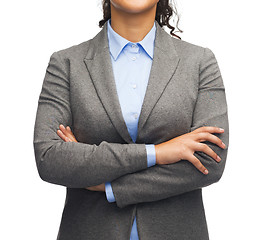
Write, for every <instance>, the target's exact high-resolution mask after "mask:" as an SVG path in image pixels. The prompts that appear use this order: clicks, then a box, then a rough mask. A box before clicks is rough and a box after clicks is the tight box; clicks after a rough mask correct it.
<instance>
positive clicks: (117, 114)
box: [84, 21, 180, 143]
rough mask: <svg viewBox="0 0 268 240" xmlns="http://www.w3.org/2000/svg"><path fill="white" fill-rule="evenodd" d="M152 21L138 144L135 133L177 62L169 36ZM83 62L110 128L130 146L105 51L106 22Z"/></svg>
mask: <svg viewBox="0 0 268 240" xmlns="http://www.w3.org/2000/svg"><path fill="white" fill-rule="evenodd" d="M155 22H156V36H155V47H154V57H153V62H152V67H151V71H150V76H149V81H148V86H147V89H146V93H145V97H144V101H143V105H142V108H141V113H140V117H139V122H138V136H137V139H136V142H138V137H139V133H140V132H141V130H142V128H143V126H144V124H145V122H146V120H147V118H148V117H149V115H150V113H151V111H152V109H153V107H154V105H155V104H156V103H157V101H158V99H159V98H160V96H161V94H162V92H163V91H164V89H165V87H166V85H167V84H168V82H169V81H170V79H171V77H172V75H173V73H174V71H175V70H176V68H177V66H178V63H179V59H180V58H179V56H178V55H177V53H176V51H175V48H174V46H173V41H172V37H171V36H170V35H169V34H168V33H167V32H165V30H164V29H162V28H161V27H160V25H159V24H158V22H157V21H155ZM84 62H85V64H86V66H87V69H88V71H89V74H90V76H91V80H92V82H93V84H94V87H95V88H96V91H97V94H98V96H99V98H100V100H101V102H102V104H103V107H104V108H105V110H106V112H107V114H108V116H109V117H110V120H111V122H112V123H113V125H114V127H115V128H116V129H117V131H118V133H119V134H120V135H121V137H122V138H123V139H124V140H125V141H126V142H127V143H133V141H132V138H131V136H130V134H129V132H128V129H127V125H126V123H125V121H124V117H123V114H122V111H121V106H120V102H119V98H118V95H117V90H116V85H115V79H114V74H113V69H112V62H111V59H110V52H109V44H108V36H107V22H106V23H105V25H104V26H103V28H102V30H101V31H100V32H99V33H98V34H97V35H96V36H95V37H94V38H93V39H91V40H90V41H89V50H88V52H87V55H86V57H85V58H84Z"/></svg>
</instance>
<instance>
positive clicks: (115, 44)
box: [107, 18, 156, 60]
mask: <svg viewBox="0 0 268 240" xmlns="http://www.w3.org/2000/svg"><path fill="white" fill-rule="evenodd" d="M155 21H156V20H155ZM155 21H154V25H153V27H152V28H151V30H150V31H149V32H148V33H147V35H146V36H145V37H144V38H143V39H142V40H141V41H139V42H137V43H136V44H138V43H139V44H140V45H141V46H142V47H143V49H144V50H145V51H146V52H147V54H148V55H149V56H150V57H151V58H153V53H154V40H155V32H156V26H155ZM107 35H108V40H109V48H110V52H111V54H112V55H113V58H114V59H115V60H116V59H117V57H118V55H119V54H120V53H121V51H122V49H123V48H124V46H125V45H126V44H127V43H129V42H130V41H128V40H127V39H125V38H123V37H122V36H121V35H119V34H118V33H117V32H115V31H114V30H113V28H112V27H111V18H110V19H109V20H108V28H107Z"/></svg>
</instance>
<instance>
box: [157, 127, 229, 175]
mask: <svg viewBox="0 0 268 240" xmlns="http://www.w3.org/2000/svg"><path fill="white" fill-rule="evenodd" d="M223 132H224V129H222V130H221V129H220V128H218V127H212V126H204V127H200V128H197V129H195V130H194V131H192V132H189V133H186V134H183V135H181V136H179V137H175V138H173V139H171V140H169V141H166V142H163V143H160V144H157V145H155V151H156V164H160V165H161V164H171V163H175V162H178V161H180V160H188V161H189V162H191V163H192V164H193V165H194V166H195V167H196V168H197V169H198V170H199V171H200V172H202V173H204V174H208V170H207V169H206V168H205V167H204V165H203V164H202V163H201V162H200V160H199V159H198V158H196V157H195V156H194V152H195V151H202V152H204V153H206V154H207V155H209V156H211V157H212V158H214V159H215V160H216V161H217V162H220V160H221V159H220V158H218V157H219V156H218V155H217V154H216V153H215V152H214V151H213V150H212V149H211V148H210V147H209V146H208V145H206V144H204V143H201V142H204V141H210V142H212V143H215V144H216V145H218V146H219V147H221V148H223V149H224V148H225V145H224V143H223V142H222V140H221V139H220V138H218V137H217V136H215V135H213V134H212V133H223Z"/></svg>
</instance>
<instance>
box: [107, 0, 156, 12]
mask: <svg viewBox="0 0 268 240" xmlns="http://www.w3.org/2000/svg"><path fill="white" fill-rule="evenodd" d="M157 3H158V0H111V4H112V5H113V6H114V7H115V8H117V9H120V10H121V11H124V12H128V13H141V12H145V11H147V10H149V9H151V8H152V7H154V6H155V5H156V4H157Z"/></svg>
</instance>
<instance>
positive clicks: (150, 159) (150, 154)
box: [145, 144, 156, 167]
mask: <svg viewBox="0 0 268 240" xmlns="http://www.w3.org/2000/svg"><path fill="white" fill-rule="evenodd" d="M145 147H146V153H147V166H148V167H151V166H154V165H155V163H156V155H155V145H154V144H146V145H145Z"/></svg>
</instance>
